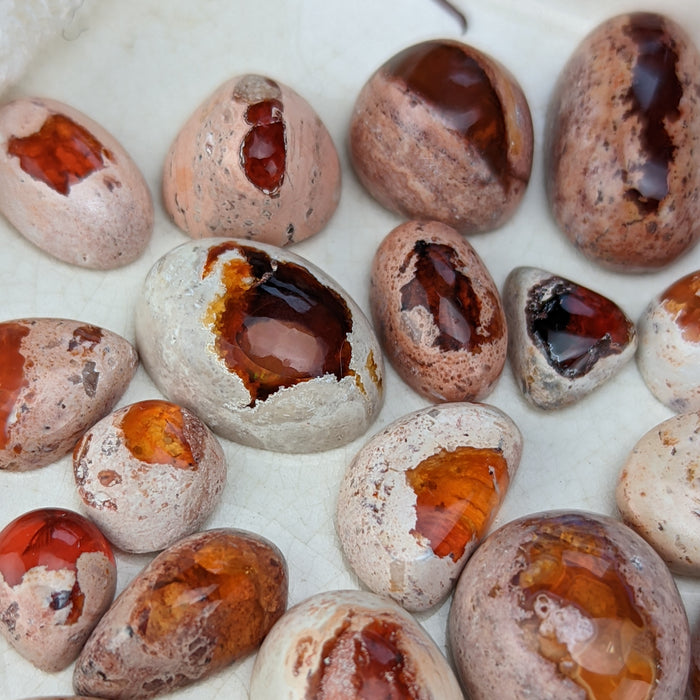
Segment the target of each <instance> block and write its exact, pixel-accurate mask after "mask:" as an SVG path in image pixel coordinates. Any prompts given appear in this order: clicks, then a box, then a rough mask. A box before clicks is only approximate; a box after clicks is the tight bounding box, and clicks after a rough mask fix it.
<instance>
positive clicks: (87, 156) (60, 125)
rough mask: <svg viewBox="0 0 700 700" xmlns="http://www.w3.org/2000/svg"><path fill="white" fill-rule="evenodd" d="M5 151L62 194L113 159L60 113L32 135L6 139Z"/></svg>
mask: <svg viewBox="0 0 700 700" xmlns="http://www.w3.org/2000/svg"><path fill="white" fill-rule="evenodd" d="M7 152H8V153H9V154H10V155H11V156H16V157H17V158H19V162H20V167H21V168H22V170H24V172H26V173H27V174H28V175H31V177H33V178H34V179H35V180H41V181H42V182H45V183H46V184H47V185H48V186H49V187H51V188H52V189H54V190H56V191H57V192H60V193H61V194H63V195H67V194H68V193H69V192H70V188H71V186H72V185H75V184H76V183H77V182H80V181H81V180H83V179H84V178H86V177H87V176H88V175H90V174H91V173H93V172H95V171H96V170H101V169H102V168H103V167H104V161H105V158H107V159H110V160H111V159H112V158H113V156H112V154H111V153H110V152H109V151H107V150H106V149H105V148H104V147H103V146H102V144H101V143H100V142H99V141H98V140H97V139H96V138H95V137H94V136H93V135H92V134H91V133H90V132H89V131H88V130H87V129H86V128H85V127H84V126H81V125H80V124H76V122H74V121H73V120H72V119H70V118H69V117H67V116H65V115H63V114H51V115H50V116H49V117H47V119H46V121H45V122H44V123H43V125H42V126H41V129H39V131H37V132H36V133H34V134H31V135H29V136H25V137H23V138H18V137H13V138H11V139H9V141H8V144H7Z"/></svg>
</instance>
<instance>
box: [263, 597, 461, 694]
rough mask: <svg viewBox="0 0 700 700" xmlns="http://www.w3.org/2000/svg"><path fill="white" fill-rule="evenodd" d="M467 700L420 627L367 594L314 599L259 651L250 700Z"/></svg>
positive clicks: (289, 615) (397, 609)
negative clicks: (399, 699) (364, 699)
mask: <svg viewBox="0 0 700 700" xmlns="http://www.w3.org/2000/svg"><path fill="white" fill-rule="evenodd" d="M280 698H285V700H309V699H310V698H314V700H357V698H377V699H378V698H382V699H386V700H390V699H394V698H402V700H433V699H435V700H437V699H438V698H439V700H463V695H462V691H461V690H460V687H459V683H458V682H457V678H456V677H455V674H454V671H453V670H452V668H451V667H450V665H449V663H448V662H447V660H446V659H445V657H444V656H443V654H442V653H441V652H440V650H439V649H438V647H437V646H436V645H435V643H434V642H433V640H432V639H431V638H430V636H429V635H428V634H426V632H425V630H424V629H423V628H422V627H421V626H420V624H419V623H418V622H417V620H416V619H415V618H414V617H413V616H412V615H410V614H409V613H408V612H406V611H405V610H403V609H402V608H401V607H400V606H399V605H397V603H396V602H394V601H392V600H389V599H387V598H385V597H384V596H378V595H375V594H374V593H370V592H368V591H352V590H334V591H325V592H322V593H317V594H316V595H313V596H311V597H310V598H307V599H306V600H304V601H302V602H301V603H299V604H297V605H295V606H294V607H293V608H291V609H290V610H289V611H287V613H286V614H285V615H283V616H282V617H281V618H280V619H279V621H278V622H277V623H276V624H275V626H274V627H273V628H272V630H271V631H270V633H269V634H268V636H267V637H266V638H265V641H264V642H263V643H262V646H261V647H260V651H259V652H258V654H257V656H256V658H255V664H254V666H253V671H252V675H251V681H250V700H279V699H280Z"/></svg>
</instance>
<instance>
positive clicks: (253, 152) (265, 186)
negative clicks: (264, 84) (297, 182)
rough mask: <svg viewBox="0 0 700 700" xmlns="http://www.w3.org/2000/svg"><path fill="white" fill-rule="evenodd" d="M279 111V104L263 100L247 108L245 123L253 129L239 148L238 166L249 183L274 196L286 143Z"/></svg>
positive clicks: (282, 170) (280, 181) (279, 178)
mask: <svg viewBox="0 0 700 700" xmlns="http://www.w3.org/2000/svg"><path fill="white" fill-rule="evenodd" d="M282 112H283V108H282V103H281V102H280V101H279V100H274V99H273V100H265V101H264V102H257V103H255V104H252V105H250V106H249V107H248V109H247V110H246V113H245V120H246V122H248V124H250V125H251V126H252V127H253V128H252V129H250V131H248V133H247V134H246V135H245V138H244V140H243V145H242V146H241V165H242V166H243V171H244V172H245V174H246V177H247V178H248V180H250V182H251V183H252V184H253V185H255V187H257V188H258V189H259V190H262V191H263V192H265V193H266V194H269V195H275V194H277V192H278V191H279V189H280V187H281V186H282V182H283V180H284V173H285V166H286V157H287V142H286V132H285V124H284V118H283V116H282Z"/></svg>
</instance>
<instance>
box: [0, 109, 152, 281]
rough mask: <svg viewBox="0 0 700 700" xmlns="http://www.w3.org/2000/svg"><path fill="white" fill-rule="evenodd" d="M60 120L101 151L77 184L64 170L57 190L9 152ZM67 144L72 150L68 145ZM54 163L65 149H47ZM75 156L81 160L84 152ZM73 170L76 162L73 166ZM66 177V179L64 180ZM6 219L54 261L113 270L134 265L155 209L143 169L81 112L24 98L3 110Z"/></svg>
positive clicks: (0, 144)
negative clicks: (78, 129) (15, 142)
mask: <svg viewBox="0 0 700 700" xmlns="http://www.w3.org/2000/svg"><path fill="white" fill-rule="evenodd" d="M55 115H61V116H64V117H67V118H68V119H69V120H70V121H72V122H74V123H75V124H77V125H79V126H80V127H82V128H84V129H85V130H86V131H87V132H88V133H89V134H90V136H92V137H93V138H94V139H96V140H97V142H98V147H101V150H100V152H99V154H98V155H95V156H93V158H94V166H93V167H92V168H90V169H88V171H87V172H86V173H85V174H82V175H76V176H74V175H73V174H72V173H69V172H68V171H67V170H62V168H64V167H65V164H66V161H65V160H63V161H61V160H60V158H59V159H58V161H59V163H60V165H58V166H53V165H51V166H50V167H57V169H58V171H59V172H58V173H56V174H55V177H56V178H57V179H58V180H61V179H62V178H65V182H66V183H67V185H66V190H67V191H65V192H63V191H59V190H61V189H63V185H61V186H60V187H59V189H57V188H56V187H55V186H52V185H50V184H47V182H46V181H44V180H43V179H41V178H39V177H37V176H36V174H35V173H31V172H29V171H28V170H26V169H24V168H23V166H22V163H21V160H20V158H19V157H18V156H16V155H12V154H11V153H10V152H9V149H10V148H11V144H12V140H13V139H25V138H27V137H32V136H34V135H36V134H37V133H38V132H40V130H41V129H42V127H43V126H44V124H45V123H47V120H49V119H50V118H51V117H53V116H55ZM65 140H66V143H67V144H69V145H72V144H71V140H70V138H67V137H66V139H65ZM43 147H44V149H45V151H44V153H47V152H48V154H47V155H48V157H49V159H53V158H54V153H55V152H58V153H59V154H60V149H61V148H62V147H63V143H62V142H56V141H55V140H54V142H53V143H52V144H44V146H43ZM75 150H76V151H77V152H81V151H82V152H83V153H84V149H83V147H82V144H79V145H78V146H77V147H76V149H75ZM68 162H70V159H68ZM59 176H61V177H59ZM0 180H2V187H1V188H0V213H2V214H4V215H5V216H6V217H7V219H8V220H9V221H10V223H12V224H13V225H14V226H15V227H16V228H17V230H18V231H19V232H20V233H21V234H22V235H23V236H25V237H26V238H27V239H29V240H30V241H31V242H32V243H34V244H35V245H37V246H39V248H41V249H42V250H44V251H46V252H47V253H49V254H50V255H53V256H54V257H56V258H58V259H59V260H63V261H64V262H67V263H71V264H73V265H80V266H81V267H88V268H94V269H98V270H108V269H112V268H116V267H121V266H123V265H126V264H128V263H130V262H133V261H134V260H136V259H137V258H138V257H139V256H140V255H141V253H142V252H143V251H144V249H145V247H146V245H147V244H148V241H149V239H150V237H151V232H152V230H153V202H152V199H151V193H150V190H149V189H148V185H147V184H146V181H145V179H144V177H143V175H142V174H141V171H140V170H139V168H138V166H137V165H136V164H135V163H134V161H133V160H132V159H131V157H130V156H129V155H128V153H127V152H126V150H125V149H124V148H123V146H121V144H120V143H119V142H118V141H117V140H116V139H115V138H114V137H113V136H112V135H111V134H110V133H108V132H107V131H106V130H105V129H104V128H103V127H101V126H100V125H99V124H97V123H96V122H94V121H93V120H92V119H90V118H88V117H87V116H85V115H84V114H82V113H81V112H79V111H78V110H76V109H74V108H72V107H70V106H68V105H65V104H62V103H60V102H56V101H55V100H48V99H41V98H38V97H33V98H20V99H17V100H14V101H12V102H8V103H7V104H5V105H3V106H2V107H0Z"/></svg>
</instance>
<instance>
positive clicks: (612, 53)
mask: <svg viewBox="0 0 700 700" xmlns="http://www.w3.org/2000/svg"><path fill="white" fill-rule="evenodd" d="M698 74H700V52H698V50H697V48H696V47H695V46H694V45H693V42H692V39H691V38H690V37H689V36H688V35H687V34H686V33H685V31H684V30H683V29H682V27H680V26H679V25H678V24H676V23H675V22H673V21H672V20H670V19H669V18H665V17H663V16H661V15H656V14H651V13H634V14H625V15H620V16H617V17H614V18H612V19H609V20H607V21H606V22H603V23H602V24H601V25H600V26H598V27H597V28H596V29H595V30H594V31H593V32H592V33H591V34H589V35H588V36H587V37H586V38H585V39H584V40H583V41H582V42H581V44H580V45H579V47H578V48H577V49H576V51H575V52H574V54H573V55H572V56H571V58H570V60H569V61H568V63H567V64H566V66H565V67H564V69H563V70H562V72H561V75H560V78H559V81H558V84H557V87H556V90H555V92H554V96H553V98H552V102H551V105H550V115H549V125H548V128H547V146H546V149H545V150H546V161H547V163H546V169H545V172H546V174H547V176H546V181H547V192H548V196H549V201H550V205H551V208H552V211H553V214H554V217H555V219H556V221H557V223H558V224H559V226H560V227H561V229H562V231H563V232H564V233H565V234H566V236H567V237H568V238H569V239H570V240H571V241H572V243H573V244H574V245H575V246H576V247H577V248H578V249H579V250H580V251H581V252H582V253H583V254H584V255H585V256H587V257H588V258H590V259H592V260H594V261H596V262H598V263H600V264H602V265H604V266H606V267H609V268H612V269H616V270H621V271H627V272H634V271H643V270H651V269H656V268H659V267H662V266H664V265H667V264H669V263H670V262H672V261H673V260H675V259H676V258H678V256H680V255H681V254H683V253H684V252H685V251H687V250H688V249H689V248H690V247H691V246H693V245H694V244H695V243H696V241H697V240H698V238H699V237H700V168H698V165H697V163H698V160H697V159H698V156H697V154H698V152H699V151H700V100H699V99H698V89H697V76H698Z"/></svg>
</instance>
